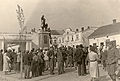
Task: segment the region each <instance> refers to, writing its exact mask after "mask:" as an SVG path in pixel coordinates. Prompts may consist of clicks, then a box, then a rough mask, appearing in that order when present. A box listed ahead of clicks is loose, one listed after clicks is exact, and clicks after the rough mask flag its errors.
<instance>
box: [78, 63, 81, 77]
mask: <svg viewBox="0 0 120 81" xmlns="http://www.w3.org/2000/svg"><path fill="white" fill-rule="evenodd" d="M78 75H79V76H80V75H81V64H78Z"/></svg>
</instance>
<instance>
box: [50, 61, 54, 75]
mask: <svg viewBox="0 0 120 81" xmlns="http://www.w3.org/2000/svg"><path fill="white" fill-rule="evenodd" d="M53 71H54V59H50V74H53Z"/></svg>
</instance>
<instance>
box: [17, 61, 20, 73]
mask: <svg viewBox="0 0 120 81" xmlns="http://www.w3.org/2000/svg"><path fill="white" fill-rule="evenodd" d="M17 72H20V62H17Z"/></svg>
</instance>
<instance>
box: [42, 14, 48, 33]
mask: <svg viewBox="0 0 120 81" xmlns="http://www.w3.org/2000/svg"><path fill="white" fill-rule="evenodd" d="M41 27H42V30H43V31H47V30H48V24H47V23H46V19H45V18H44V15H42V17H41Z"/></svg>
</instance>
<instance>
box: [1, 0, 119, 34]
mask: <svg viewBox="0 0 120 81" xmlns="http://www.w3.org/2000/svg"><path fill="white" fill-rule="evenodd" d="M17 4H19V5H20V6H21V7H22V8H23V10H24V15H25V26H26V27H27V29H31V28H39V27H40V24H41V22H40V18H41V16H42V15H43V14H44V15H45V18H46V20H47V23H48V24H49V27H50V28H51V29H66V28H72V29H76V28H81V27H86V26H97V27H100V26H103V25H106V24H111V23H112V20H113V19H117V22H119V21H120V0H0V32H10V33H18V31H19V28H20V27H19V23H18V20H17V13H16V9H17V6H16V5H17Z"/></svg>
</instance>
